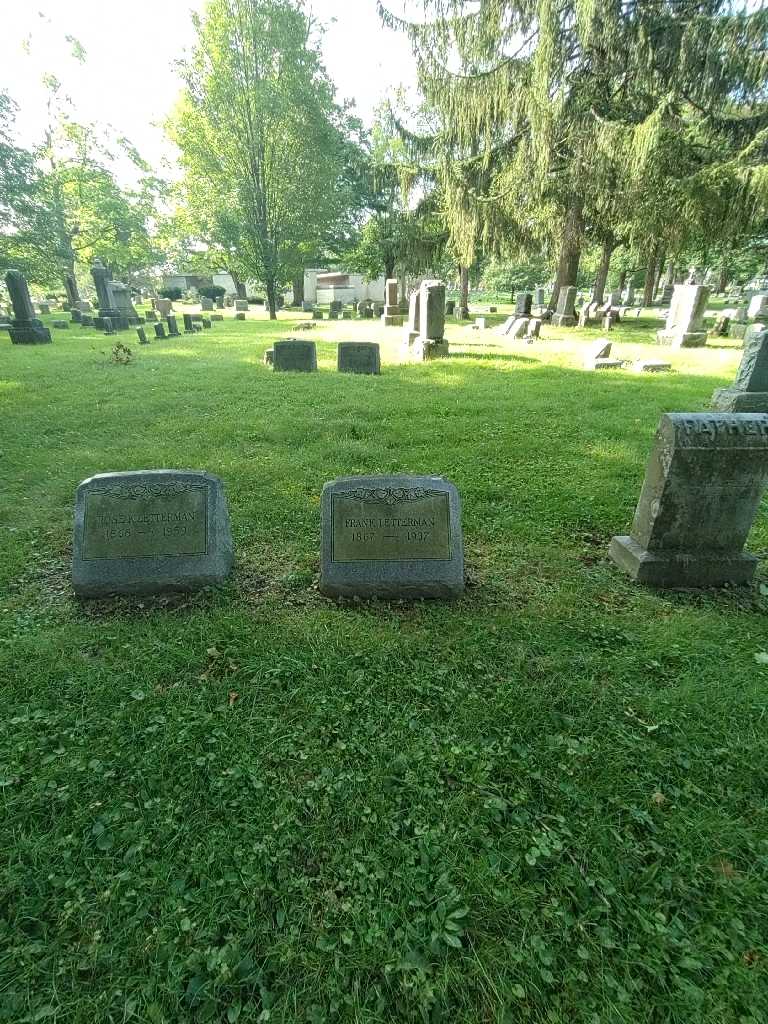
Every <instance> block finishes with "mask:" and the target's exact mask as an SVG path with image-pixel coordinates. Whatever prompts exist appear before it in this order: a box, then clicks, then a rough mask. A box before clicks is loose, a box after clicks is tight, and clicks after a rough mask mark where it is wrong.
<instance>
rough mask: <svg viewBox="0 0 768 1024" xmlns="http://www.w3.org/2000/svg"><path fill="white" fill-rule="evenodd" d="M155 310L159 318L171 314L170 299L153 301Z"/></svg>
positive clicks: (171, 305) (171, 304)
mask: <svg viewBox="0 0 768 1024" xmlns="http://www.w3.org/2000/svg"><path fill="white" fill-rule="evenodd" d="M155 309H156V310H157V312H158V313H159V314H160V316H170V315H171V313H172V312H173V303H172V302H171V300H170V299H155Z"/></svg>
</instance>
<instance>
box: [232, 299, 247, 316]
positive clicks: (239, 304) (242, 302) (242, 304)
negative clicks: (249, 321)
mask: <svg viewBox="0 0 768 1024" xmlns="http://www.w3.org/2000/svg"><path fill="white" fill-rule="evenodd" d="M249 308H250V307H249V305H248V301H247V300H246V299H236V300H235V310H236V312H238V313H245V312H246V311H247V310H248V309H249Z"/></svg>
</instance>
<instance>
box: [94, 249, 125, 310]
mask: <svg viewBox="0 0 768 1024" xmlns="http://www.w3.org/2000/svg"><path fill="white" fill-rule="evenodd" d="M91 277H92V278H93V283H94V285H95V287H96V305H97V306H98V307H99V316H100V317H102V318H104V317H109V319H110V320H111V319H112V318H114V319H115V320H117V321H118V322H119V320H120V317H121V315H122V314H121V312H120V310H119V309H118V308H117V306H116V304H115V298H114V295H113V294H112V271H111V270H107V268H106V267H105V266H104V265H103V263H102V262H101V260H94V263H93V266H92V267H91Z"/></svg>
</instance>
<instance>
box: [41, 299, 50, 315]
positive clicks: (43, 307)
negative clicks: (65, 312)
mask: <svg viewBox="0 0 768 1024" xmlns="http://www.w3.org/2000/svg"><path fill="white" fill-rule="evenodd" d="M39 305H40V316H48V314H49V313H50V312H51V307H50V306H49V305H48V303H47V302H41V303H40V304H39Z"/></svg>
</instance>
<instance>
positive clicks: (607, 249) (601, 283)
mask: <svg viewBox="0 0 768 1024" xmlns="http://www.w3.org/2000/svg"><path fill="white" fill-rule="evenodd" d="M615 248H616V243H615V241H614V240H613V238H608V239H606V240H605V241H604V242H603V251H602V254H601V256H600V266H599V267H598V268H597V276H596V277H595V286H594V288H593V289H592V301H593V302H600V303H602V302H603V301H604V297H605V284H606V281H607V280H608V272H609V271H610V269H611V256H613V250H614V249H615Z"/></svg>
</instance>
